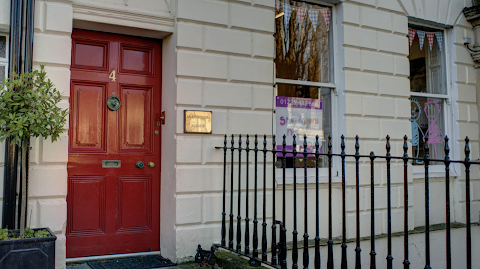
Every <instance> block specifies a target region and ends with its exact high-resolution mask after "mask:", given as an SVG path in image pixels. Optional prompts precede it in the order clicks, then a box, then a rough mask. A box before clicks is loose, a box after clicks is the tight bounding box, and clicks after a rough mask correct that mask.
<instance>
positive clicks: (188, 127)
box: [184, 110, 212, 134]
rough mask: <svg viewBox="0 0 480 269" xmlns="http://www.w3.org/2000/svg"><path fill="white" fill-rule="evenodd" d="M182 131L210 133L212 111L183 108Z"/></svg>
mask: <svg viewBox="0 0 480 269" xmlns="http://www.w3.org/2000/svg"><path fill="white" fill-rule="evenodd" d="M184 133H196V134H211V133H212V111H194V110H185V129H184Z"/></svg>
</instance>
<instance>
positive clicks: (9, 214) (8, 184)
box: [2, 0, 23, 229]
mask: <svg viewBox="0 0 480 269" xmlns="http://www.w3.org/2000/svg"><path fill="white" fill-rule="evenodd" d="M22 17H23V1H22V0H12V1H11V5H10V44H9V52H10V53H9V56H8V58H9V59H8V62H9V68H8V74H9V77H10V78H12V77H13V74H14V73H16V74H19V73H20V72H21V71H22V21H23V18H22ZM18 154H19V150H18V145H17V144H16V143H12V141H11V140H10V139H8V138H7V139H6V140H5V163H4V171H3V172H4V177H3V178H4V181H3V211H2V220H3V221H2V228H9V229H15V228H16V227H15V214H16V202H17V201H16V199H17V196H16V194H17V167H18Z"/></svg>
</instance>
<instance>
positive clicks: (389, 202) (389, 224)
mask: <svg viewBox="0 0 480 269" xmlns="http://www.w3.org/2000/svg"><path fill="white" fill-rule="evenodd" d="M386 138H387V145H386V149H387V158H386V159H387V219H388V222H387V233H388V239H387V244H388V254H387V269H392V268H393V264H392V263H393V257H392V190H391V188H392V186H391V182H392V180H391V177H390V161H391V156H392V155H391V154H390V149H391V146H390V136H389V135H387V137H386Z"/></svg>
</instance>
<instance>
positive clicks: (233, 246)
mask: <svg viewBox="0 0 480 269" xmlns="http://www.w3.org/2000/svg"><path fill="white" fill-rule="evenodd" d="M249 139H250V137H249V135H247V136H246V141H245V142H246V143H245V145H246V146H245V147H242V136H241V135H239V136H238V140H237V143H238V147H235V146H234V145H235V137H234V135H232V136H231V142H230V143H231V146H230V147H228V146H227V143H228V142H227V135H225V140H224V146H223V147H216V148H217V149H223V152H224V163H223V167H224V175H223V212H222V230H221V233H222V239H221V247H222V248H225V249H227V250H230V251H233V252H236V253H239V254H242V255H245V256H248V257H250V263H251V264H252V265H255V264H258V263H260V262H261V263H265V264H268V265H271V266H275V267H281V268H287V241H286V240H287V229H286V225H285V224H286V223H287V219H286V210H285V208H286V198H285V197H286V194H285V187H283V188H282V189H283V191H282V204H281V207H282V209H281V210H282V220H281V221H280V220H277V219H276V216H275V212H276V207H277V203H276V200H275V199H276V195H275V188H273V195H272V206H273V208H272V214H273V215H272V216H271V217H272V220H274V223H272V225H271V227H270V231H268V230H269V228H268V227H267V216H266V206H267V200H266V189H267V187H266V185H267V180H270V179H267V158H273V159H272V160H273V163H275V158H276V154H280V157H278V158H279V159H281V162H282V165H281V167H282V170H283V186H285V179H286V176H285V171H286V155H287V154H289V153H291V154H293V159H294V160H293V180H294V182H293V183H294V184H293V195H294V198H293V203H294V211H293V216H292V217H293V218H292V221H293V228H294V231H293V249H292V263H293V264H292V268H298V266H299V265H298V254H299V253H298V252H299V251H298V245H297V241H298V232H297V222H298V219H297V191H296V183H297V178H296V171H297V168H303V169H304V183H305V186H307V162H306V161H304V162H303V163H304V166H303V167H297V165H296V161H295V158H297V157H296V156H297V155H298V154H302V155H303V157H304V160H306V158H307V155H310V156H311V155H314V156H315V167H316V169H315V171H316V175H315V178H316V182H315V185H316V204H315V220H316V229H315V230H316V234H315V257H314V266H315V268H316V269H317V268H320V266H321V261H320V234H319V218H320V216H319V207H320V206H321V205H320V202H319V169H318V168H319V157H320V156H326V157H327V160H328V241H327V245H328V259H327V269H333V268H334V264H333V239H332V159H333V158H334V157H340V159H341V169H342V175H341V180H342V187H341V191H342V236H341V238H342V245H341V248H342V254H341V268H342V269H346V268H347V244H346V239H347V238H346V230H347V228H346V202H345V201H346V199H345V195H346V194H345V186H346V181H345V177H346V159H347V158H354V159H355V169H356V173H355V174H356V178H355V180H356V184H355V190H356V248H355V268H356V269H359V268H361V258H360V252H361V248H360V241H361V240H360V224H361V223H360V206H359V204H360V202H359V190H360V183H359V180H360V172H359V163H360V160H361V159H365V158H366V159H369V162H370V170H371V171H370V182H371V186H370V199H371V200H370V205H371V209H370V214H371V224H370V232H371V236H370V241H371V243H370V246H371V249H370V268H376V252H375V214H374V213H375V208H374V207H375V204H374V199H375V187H374V184H375V176H374V174H375V173H374V164H375V160H379V159H384V160H385V162H386V166H387V219H388V224H387V230H388V235H387V239H388V243H387V245H388V250H387V251H388V255H387V257H386V259H387V268H388V269H391V268H392V266H393V265H392V261H393V255H392V223H391V222H392V210H391V208H392V206H391V169H390V168H391V160H401V161H403V168H404V169H403V174H404V188H403V189H404V193H403V195H404V205H403V206H404V225H403V226H404V233H403V236H404V254H403V264H404V268H405V269H408V268H410V262H409V250H408V239H409V233H408V230H409V228H408V195H409V194H408V162H409V161H423V163H424V168H425V263H426V264H425V269H429V268H431V261H430V251H431V250H430V215H429V214H430V210H429V209H430V204H429V200H430V198H429V194H430V192H429V166H430V165H431V163H432V162H438V163H443V164H444V166H445V188H446V189H445V190H446V192H445V198H446V204H445V213H446V216H445V217H446V238H445V240H446V253H445V254H446V263H447V264H446V267H447V269H451V268H452V258H451V257H452V249H451V248H452V247H451V222H450V164H452V163H459V164H463V166H464V168H465V184H466V185H465V191H466V193H465V195H466V203H465V204H466V254H465V255H466V264H467V268H468V269H471V268H472V243H471V237H472V236H471V215H470V214H471V212H470V166H471V165H479V164H480V162H472V161H470V147H469V138H468V137H467V138H465V160H450V157H449V153H450V149H449V146H448V140H449V139H448V137H445V147H444V151H445V158H444V159H431V158H429V145H428V143H425V147H424V153H425V154H424V157H423V158H414V157H409V156H408V145H407V136H404V143H403V151H404V154H403V156H392V155H391V146H390V137H389V136H387V137H386V145H385V147H386V155H385V156H376V155H375V154H374V152H371V153H370V155H360V151H359V150H360V145H359V137H358V136H356V138H355V140H356V143H355V154H353V155H350V154H346V152H345V137H344V136H343V135H342V136H341V153H340V154H334V153H333V152H332V138H331V136H329V137H328V153H320V152H319V137H318V136H317V137H316V142H315V152H314V153H311V152H307V136H304V137H303V152H297V142H296V136H295V135H294V136H293V144H292V146H293V150H292V151H287V150H286V148H287V145H286V136H285V135H284V136H283V143H282V150H281V151H280V150H278V149H277V144H276V141H275V135H274V136H273V139H272V148H271V149H268V148H267V136H266V135H264V136H263V149H260V148H258V146H259V142H258V135H255V141H254V143H253V144H254V147H253V149H252V148H250V141H249ZM425 141H428V136H427V137H426V138H425ZM243 151H245V154H246V163H245V165H246V171H249V164H250V160H249V158H250V153H251V152H252V151H253V153H254V161H253V165H254V166H255V167H254V171H255V172H254V177H255V178H254V186H253V191H254V204H253V237H252V238H253V244H252V248H253V249H252V250H250V246H251V245H250V242H249V240H250V228H249V227H250V218H249V217H250V213H249V208H250V207H251V205H249V198H248V193H249V191H248V190H249V186H248V184H249V178H248V177H249V173H248V172H247V173H246V176H245V178H244V179H242V175H241V171H242V169H241V168H242V167H241V166H242V152H243ZM235 152H237V153H238V167H237V168H238V175H234V169H233V168H234V166H235V163H234V154H235ZM262 152H263V154H262ZM228 153H230V159H231V160H230V166H231V169H230V175H229V176H230V201H229V204H230V214H229V221H228V224H227V220H226V215H227V213H226V204H227V190H226V181H227V180H228V176H227V165H228V164H227V155H228ZM259 154H260V155H263V165H262V166H263V171H261V172H263V175H260V176H259V173H258V163H259V160H258V158H261V157H262V156H259ZM270 154H271V155H270ZM260 162H261V160H260ZM272 166H273V167H272V169H273V171H272V173H273V177H272V179H271V180H273V186H275V180H276V177H275V170H276V167H275V165H272ZM235 177H237V181H238V189H236V190H234V179H235ZM242 180H245V182H246V190H247V191H246V194H245V195H246V201H245V206H246V211H245V212H246V216H245V218H242V216H241V215H240V212H241V192H242V188H241V182H242ZM259 180H263V188H262V189H261V190H259V188H258V184H257V183H258V182H259ZM307 189H308V188H307V187H305V193H304V198H305V200H304V220H303V223H304V231H305V233H304V234H303V243H304V246H303V267H304V268H308V265H309V261H310V257H309V254H308V237H309V235H308V233H307V231H308V229H307V223H308V217H309V216H308V210H307V208H308V203H307V195H308V194H307ZM259 192H263V193H262V197H263V201H260V203H259V201H258V199H257V198H258V195H257V194H258V193H259ZM234 194H237V195H238V201H237V217H236V218H237V221H236V226H237V227H236V229H234V225H235V224H234V217H235V216H234V208H233V204H234V200H233V196H234ZM258 206H262V209H263V210H262V212H263V216H262V219H263V222H262V223H261V235H259V229H258V224H259V219H258V215H257V213H258V210H257V209H258ZM242 220H244V221H245V225H244V229H243V231H242ZM289 221H290V220H289ZM227 225H228V227H227ZM277 225H278V226H279V233H280V234H279V237H280V238H279V242H276V241H277ZM227 229H228V243H227V241H226V240H227ZM234 230H236V239H235V238H234ZM242 232H243V234H244V248H243V250H242ZM267 232H270V233H271V242H270V249H271V250H272V251H271V254H270V255H271V259H270V260H269V261H268V260H267V259H268V255H267V253H268V242H267ZM259 238H260V240H261V249H259ZM234 241H235V242H234ZM259 251H261V255H260V253H259ZM259 256H260V257H259Z"/></svg>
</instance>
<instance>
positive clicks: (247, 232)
mask: <svg viewBox="0 0 480 269" xmlns="http://www.w3.org/2000/svg"><path fill="white" fill-rule="evenodd" d="M249 138H250V136H249V135H248V134H247V141H246V144H247V145H246V148H245V154H247V159H246V162H247V164H246V169H247V170H246V172H245V176H246V180H245V182H246V183H247V186H246V188H245V207H246V208H245V255H249V254H250V219H249V218H248V193H249V192H250V189H249V188H248V180H249V178H248V174H250V171H249V169H248V162H249V156H250V148H249V147H248V146H249V145H250V140H249Z"/></svg>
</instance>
